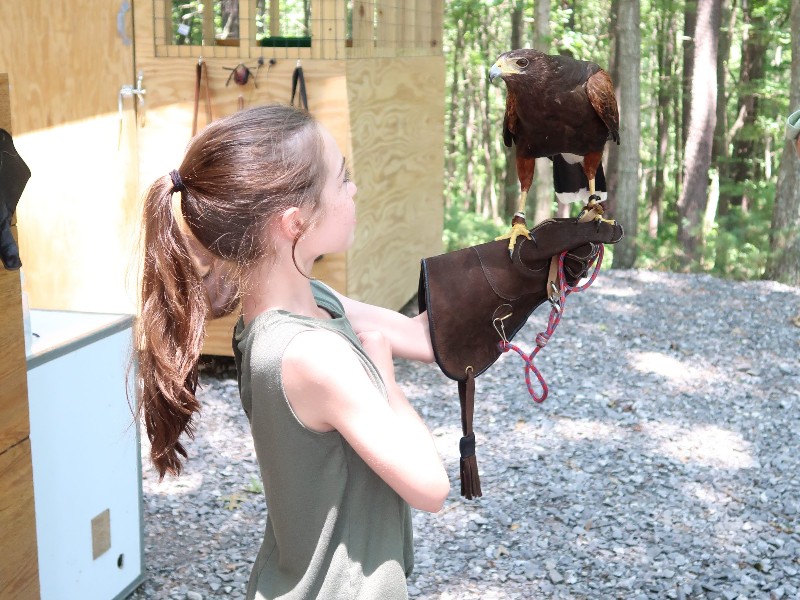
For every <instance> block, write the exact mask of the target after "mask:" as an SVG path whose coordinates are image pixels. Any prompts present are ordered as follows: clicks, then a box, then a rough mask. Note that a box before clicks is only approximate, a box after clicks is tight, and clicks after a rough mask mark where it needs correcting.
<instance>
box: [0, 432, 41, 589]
mask: <svg viewBox="0 0 800 600" xmlns="http://www.w3.org/2000/svg"><path fill="white" fill-rule="evenodd" d="M0 522H2V523H3V535H0V556H2V557H3V558H2V560H0V597H3V598H13V599H14V600H38V598H39V567H38V561H37V559H36V557H37V548H36V518H35V516H34V510H33V471H32V469H31V443H30V440H25V441H23V442H21V443H19V444H17V445H16V446H14V447H13V448H10V449H8V450H6V451H5V452H3V453H0Z"/></svg>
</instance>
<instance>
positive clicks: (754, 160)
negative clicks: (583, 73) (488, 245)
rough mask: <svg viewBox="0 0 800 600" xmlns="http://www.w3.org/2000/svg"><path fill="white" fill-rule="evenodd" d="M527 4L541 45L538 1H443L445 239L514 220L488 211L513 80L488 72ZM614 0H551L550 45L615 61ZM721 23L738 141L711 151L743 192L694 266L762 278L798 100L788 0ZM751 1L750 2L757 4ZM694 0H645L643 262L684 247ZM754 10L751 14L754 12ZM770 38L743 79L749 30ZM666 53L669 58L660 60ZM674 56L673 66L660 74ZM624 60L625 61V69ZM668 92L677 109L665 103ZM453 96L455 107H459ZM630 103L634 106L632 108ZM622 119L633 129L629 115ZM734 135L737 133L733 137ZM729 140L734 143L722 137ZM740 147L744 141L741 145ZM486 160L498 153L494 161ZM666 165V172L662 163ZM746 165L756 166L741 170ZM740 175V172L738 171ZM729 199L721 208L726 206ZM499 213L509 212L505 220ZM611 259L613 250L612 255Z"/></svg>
mask: <svg viewBox="0 0 800 600" xmlns="http://www.w3.org/2000/svg"><path fill="white" fill-rule="evenodd" d="M519 2H522V7H523V19H524V28H523V36H522V45H523V46H530V45H531V43H532V29H533V27H532V23H533V18H534V2H533V0H452V1H450V0H449V1H448V2H446V3H445V17H444V34H445V37H444V52H445V63H446V65H447V94H446V96H447V106H446V124H445V131H446V137H447V140H448V145H447V149H446V174H445V196H446V199H445V202H446V206H447V209H446V214H445V228H446V231H445V235H444V241H445V246H446V247H447V248H448V249H454V248H460V247H464V246H468V245H472V244H475V243H480V242H485V241H488V240H490V239H491V238H492V237H494V236H495V235H496V234H497V233H500V232H503V231H504V230H505V228H506V227H507V226H508V224H507V223H506V220H507V219H505V218H503V217H502V212H498V211H497V210H496V207H495V209H494V210H495V212H494V213H493V212H492V210H490V209H489V208H490V207H489V203H488V201H487V197H488V196H489V194H488V193H487V190H496V196H497V197H499V198H502V197H503V187H504V182H505V175H506V172H507V170H508V169H509V168H511V169H513V166H509V165H508V164H506V156H505V154H504V152H503V145H502V139H501V133H500V131H501V126H502V119H503V113H504V109H505V88H504V86H502V85H501V86H492V87H489V86H488V85H487V83H486V70H487V69H488V67H489V66H490V64H491V62H492V61H493V60H494V59H495V58H496V57H497V56H498V55H499V54H501V53H502V52H505V51H506V50H509V49H510V39H511V14H512V12H513V8H514V7H515V6H519V4H518V3H519ZM614 5H615V3H614V2H613V1H612V0H586V1H582V2H578V1H576V0H559V1H558V2H551V5H550V6H551V13H550V30H551V40H552V43H551V47H550V51H551V52H563V53H567V54H570V55H572V56H573V57H574V58H579V59H585V60H592V61H594V62H596V63H598V64H600V65H601V66H603V67H608V66H609V63H610V62H611V58H612V54H613V41H614V40H613V15H612V9H613V7H614ZM731 6H732V15H733V18H732V19H731V18H730V14H729V15H726V17H725V19H726V20H725V21H723V23H722V29H723V31H724V32H725V33H728V34H729V35H730V56H729V59H728V61H727V63H726V64H725V65H724V70H725V73H726V75H727V82H726V85H725V86H724V88H721V90H720V92H721V93H724V94H725V95H726V96H725V100H726V103H725V108H726V110H725V112H726V124H727V128H728V129H727V131H725V132H724V133H725V134H726V135H727V140H728V142H729V143H728V144H727V147H724V148H721V149H720V151H719V155H718V156H714V157H713V164H714V168H716V169H718V171H719V173H720V174H721V175H720V177H721V181H720V183H719V188H720V189H719V191H720V194H721V196H722V197H723V198H733V199H734V200H736V201H738V199H739V198H742V197H743V196H744V197H745V198H746V200H745V208H741V207H738V206H736V205H735V203H734V205H733V206H731V207H730V209H729V210H727V211H723V214H721V215H717V216H716V217H715V219H714V222H713V225H712V226H711V228H710V230H709V231H708V232H707V233H706V235H705V239H704V244H705V245H704V247H703V252H702V257H701V259H700V261H699V262H698V263H697V264H695V265H691V268H692V269H694V270H698V271H708V272H713V273H715V274H716V275H719V276H723V277H729V278H735V279H752V278H757V277H759V276H760V275H761V273H762V272H763V269H764V265H765V264H766V260H767V257H768V255H769V229H770V225H771V215H772V210H773V204H774V198H775V185H776V180H777V174H778V170H779V166H780V165H779V163H780V156H781V151H782V148H783V146H784V140H783V131H784V119H785V117H786V115H788V113H789V112H791V110H793V109H797V108H800V107H790V106H789V101H788V100H789V88H790V60H791V31H790V26H791V23H790V20H789V12H790V1H789V0H752V2H751V3H750V4H748V5H742V4H741V3H738V2H732V3H731ZM748 7H749V8H748ZM684 10H685V0H642V2H641V31H642V43H641V59H642V64H641V73H642V78H641V123H640V126H641V141H640V155H641V164H640V174H641V177H642V185H641V197H640V198H639V220H640V223H639V228H638V232H639V233H638V239H637V240H636V243H637V248H638V250H639V254H638V261H637V266H638V267H642V268H649V269H669V270H677V269H681V268H685V267H684V266H682V260H681V259H682V254H683V250H682V248H681V247H680V246H679V244H678V242H677V230H678V226H677V223H678V211H677V206H676V205H677V201H678V198H679V197H680V195H681V185H682V183H681V181H682V174H683V170H684V165H683V164H682V162H681V161H682V160H683V158H684V157H683V155H684V149H683V148H681V147H680V139H681V129H680V128H681V119H688V115H682V114H681V110H682V109H681V101H682V98H681V94H682V91H681V79H682V77H683V72H682V67H683V59H682V53H683V47H682V44H683V43H684V40H685V38H684V36H683V14H684ZM748 10H749V18H750V19H751V20H750V21H746V20H745V17H746V16H747V14H748V13H747V11H748ZM754 36H759V37H758V39H760V40H762V41H763V44H764V48H765V53H764V70H763V77H759V78H757V79H755V80H753V81H751V82H749V83H747V84H744V83H743V82H741V81H740V77H741V71H742V63H743V56H744V48H745V43H746V40H747V39H751V40H752V39H755V38H754ZM659 56H661V57H662V61H659ZM661 65H664V66H665V68H666V71H663V72H662V71H661V70H660V66H661ZM622 68H624V66H622ZM659 91H661V93H662V96H664V95H666V98H667V99H668V101H669V106H668V108H666V109H665V110H662V109H661V108H660V107H659ZM746 94H753V95H754V96H755V98H756V107H755V110H756V119H755V122H754V123H752V124H750V123H748V124H745V126H744V127H739V126H738V124H737V118H738V117H739V111H740V108H741V102H742V100H743V98H744V97H745V95H746ZM451 101H452V102H453V104H451ZM623 110H624V107H623ZM665 114H666V116H667V117H668V119H667V121H668V122H667V125H668V129H667V132H666V133H667V142H666V144H667V147H666V154H665V155H664V154H663V153H662V154H661V156H659V146H658V144H659V139H658V129H657V127H658V122H659V115H665ZM621 120H622V126H623V127H624V126H625V120H624V112H623V115H622V118H621ZM733 133H735V136H733V137H731V136H732V135H733ZM741 141H746V142H748V143H749V144H750V145H749V146H744V147H745V148H750V150H748V151H746V152H742V151H741V150H740V151H738V152H734V150H735V149H736V147H737V146H736V144H737V142H741ZM723 145H724V144H723ZM739 147H742V146H739ZM487 157H488V159H487ZM659 169H660V170H661V171H659ZM659 173H662V174H663V178H662V179H661V182H663V188H662V189H663V197H662V202H663V205H662V206H663V210H662V213H663V214H662V218H661V222H660V223H659V227H658V231H657V234H656V236H655V237H650V234H649V233H648V222H647V221H648V216H649V214H648V213H649V210H650V202H651V200H652V198H653V197H654V189H655V188H656V177H657V175H658V174H659ZM741 173H745V174H746V175H745V176H744V178H743V179H742V177H741ZM737 178H738V179H742V180H739V181H737V180H735V179H737ZM726 207H727V204H725V206H723V208H726ZM491 214H500V216H501V220H502V223H501V224H500V225H498V224H496V222H495V219H492V218H491V217H490V216H487V215H491ZM606 264H608V265H610V264H611V260H610V255H609V256H608V257H607V259H606Z"/></svg>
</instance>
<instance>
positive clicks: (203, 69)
mask: <svg viewBox="0 0 800 600" xmlns="http://www.w3.org/2000/svg"><path fill="white" fill-rule="evenodd" d="M204 73H205V77H203V74H204ZM201 82H204V83H205V92H206V125H208V124H209V123H211V121H212V120H213V119H212V117H211V92H210V91H209V89H208V66H207V65H206V61H204V60H203V58H202V57H200V58H199V59H197V76H196V78H195V82H194V118H193V119H192V137H194V136H195V134H196V133H197V113H198V111H199V109H200V83H201Z"/></svg>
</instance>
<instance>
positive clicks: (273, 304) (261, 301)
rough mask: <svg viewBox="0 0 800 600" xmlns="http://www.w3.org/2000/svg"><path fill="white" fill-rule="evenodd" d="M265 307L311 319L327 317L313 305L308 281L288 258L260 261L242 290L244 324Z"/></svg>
mask: <svg viewBox="0 0 800 600" xmlns="http://www.w3.org/2000/svg"><path fill="white" fill-rule="evenodd" d="M300 267H301V268H302V265H300ZM309 271H310V267H309ZM268 310H285V311H288V312H291V313H294V314H297V315H303V316H306V317H314V318H329V317H330V315H328V313H327V312H326V311H325V310H323V309H321V308H320V307H318V306H317V302H316V300H315V299H314V294H313V292H312V291H311V280H310V279H308V278H307V277H305V276H304V275H303V274H302V273H300V271H298V270H297V268H296V267H295V265H294V263H293V262H292V260H291V257H289V260H288V261H287V260H280V259H278V260H275V261H272V260H269V259H267V260H264V261H262V262H261V263H260V264H259V265H258V266H257V267H256V268H255V269H253V271H252V272H251V273H250V276H249V277H248V281H247V283H246V290H245V292H244V294H243V295H242V314H243V316H244V322H245V325H247V324H248V323H250V321H252V320H253V319H254V318H255V317H256V316H257V315H259V314H261V313H263V312H266V311H268Z"/></svg>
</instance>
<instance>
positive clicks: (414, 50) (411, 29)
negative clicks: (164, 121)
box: [153, 0, 443, 59]
mask: <svg viewBox="0 0 800 600" xmlns="http://www.w3.org/2000/svg"><path fill="white" fill-rule="evenodd" d="M442 2H443V0H432V1H431V0H428V1H426V0H410V1H407V2H404V1H402V0H214V1H212V2H208V1H206V2H202V1H201V0H153V19H154V24H153V25H154V32H155V39H154V43H155V55H156V56H159V57H172V56H174V57H179V56H180V57H199V56H204V57H220V58H226V57H232V58H235V57H239V58H248V57H251V56H267V57H270V56H274V57H275V58H321V59H343V58H358V57H379V56H380V57H391V56H430V55H441V53H442V44H441V39H442Z"/></svg>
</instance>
